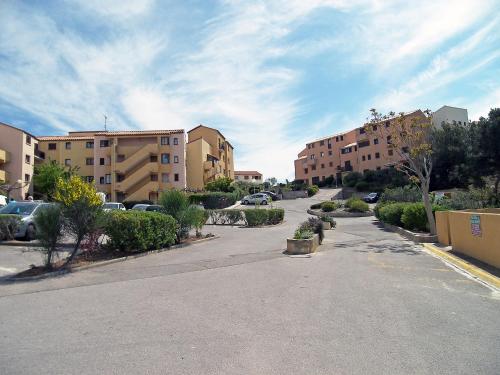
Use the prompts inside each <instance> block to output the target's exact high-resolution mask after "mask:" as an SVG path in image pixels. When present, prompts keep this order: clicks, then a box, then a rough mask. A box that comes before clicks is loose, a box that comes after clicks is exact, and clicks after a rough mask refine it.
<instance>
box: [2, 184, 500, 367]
mask: <svg viewBox="0 0 500 375" xmlns="http://www.w3.org/2000/svg"><path fill="white" fill-rule="evenodd" d="M322 194H328V193H325V192H323V193H322ZM316 199H318V198H316ZM313 200H314V199H301V200H296V201H286V202H280V203H279V204H280V205H281V206H283V207H285V208H286V210H287V214H286V222H285V223H284V224H282V225H280V226H277V227H273V228H262V229H244V228H230V227H209V228H208V230H210V231H212V232H214V233H216V234H219V235H220V238H218V239H215V240H212V241H209V242H206V243H200V244H197V245H194V246H192V247H189V248H184V249H176V250H172V251H169V252H165V253H161V254H156V255H151V256H147V257H143V258H138V259H135V260H131V261H127V262H123V263H116V264H112V265H109V266H105V267H99V268H94V269H90V270H87V271H82V272H78V273H74V274H70V275H65V276H62V277H59V278H55V279H50V280H40V281H36V282H26V283H15V284H5V283H3V284H0V296H1V297H0V316H1V319H0V373H1V374H33V373H36V374H79V375H82V374H138V373H140V374H470V373H473V374H498V373H499V372H500V356H499V355H498V353H500V314H499V311H500V296H499V295H498V294H497V293H495V292H493V291H491V290H490V289H488V288H486V287H484V286H483V285H481V284H478V283H476V282H475V281H472V280H469V279H468V278H466V277H464V276H462V275H461V274H459V273H457V272H456V271H454V270H453V269H451V268H449V267H447V266H446V265H445V264H443V263H442V262H441V261H439V260H437V259H435V258H433V257H431V256H430V255H428V254H426V253H424V252H423V251H422V249H421V247H419V246H416V245H414V244H413V243H410V242H408V241H405V240H403V239H401V237H399V236H398V235H396V234H393V233H390V232H386V231H384V230H382V229H380V228H379V227H378V226H376V225H375V222H374V220H373V218H358V219H338V228H337V229H336V230H334V231H329V232H328V237H327V239H326V241H325V243H324V245H323V246H322V247H321V251H320V252H319V253H317V254H316V255H313V256H312V257H289V256H285V255H283V254H282V251H283V249H284V248H285V238H286V236H288V235H291V234H292V233H293V229H294V228H295V226H296V225H297V223H298V222H300V221H302V220H304V219H305V218H306V217H307V215H306V213H305V211H304V209H305V208H306V207H307V206H308V205H310V204H311V203H312V201H313Z"/></svg>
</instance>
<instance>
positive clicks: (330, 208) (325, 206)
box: [321, 202, 338, 212]
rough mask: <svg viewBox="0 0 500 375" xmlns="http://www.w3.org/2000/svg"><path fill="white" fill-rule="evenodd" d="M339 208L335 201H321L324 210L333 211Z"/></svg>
mask: <svg viewBox="0 0 500 375" xmlns="http://www.w3.org/2000/svg"><path fill="white" fill-rule="evenodd" d="M337 208H338V206H337V204H336V203H335V202H323V203H321V211H323V212H332V211H335V210H336V209H337Z"/></svg>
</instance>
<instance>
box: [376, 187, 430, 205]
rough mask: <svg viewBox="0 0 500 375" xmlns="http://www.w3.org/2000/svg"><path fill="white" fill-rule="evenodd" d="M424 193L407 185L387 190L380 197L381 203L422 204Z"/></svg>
mask: <svg viewBox="0 0 500 375" xmlns="http://www.w3.org/2000/svg"><path fill="white" fill-rule="evenodd" d="M421 200H422V193H421V192H420V190H419V189H418V188H417V187H416V186H412V185H406V186H404V187H396V188H393V189H385V190H384V192H383V193H382V195H381V196H380V200H379V201H380V202H420V201H421Z"/></svg>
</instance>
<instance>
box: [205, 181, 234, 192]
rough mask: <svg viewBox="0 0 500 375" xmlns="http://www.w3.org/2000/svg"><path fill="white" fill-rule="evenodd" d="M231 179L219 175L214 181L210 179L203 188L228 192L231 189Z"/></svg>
mask: <svg viewBox="0 0 500 375" xmlns="http://www.w3.org/2000/svg"><path fill="white" fill-rule="evenodd" d="M232 182H233V180H231V179H230V178H229V177H219V178H217V179H216V180H215V181H211V182H209V183H208V184H206V185H205V190H207V191H222V192H224V193H230V192H232V191H233V188H232V186H231V184H232Z"/></svg>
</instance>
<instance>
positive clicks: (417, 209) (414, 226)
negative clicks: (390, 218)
mask: <svg viewBox="0 0 500 375" xmlns="http://www.w3.org/2000/svg"><path fill="white" fill-rule="evenodd" d="M401 223H403V226H404V228H405V229H408V230H417V231H425V230H427V224H428V220H427V214H426V212H425V207H424V204H423V203H410V204H408V205H406V206H405V208H404V209H403V214H402V215H401Z"/></svg>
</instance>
